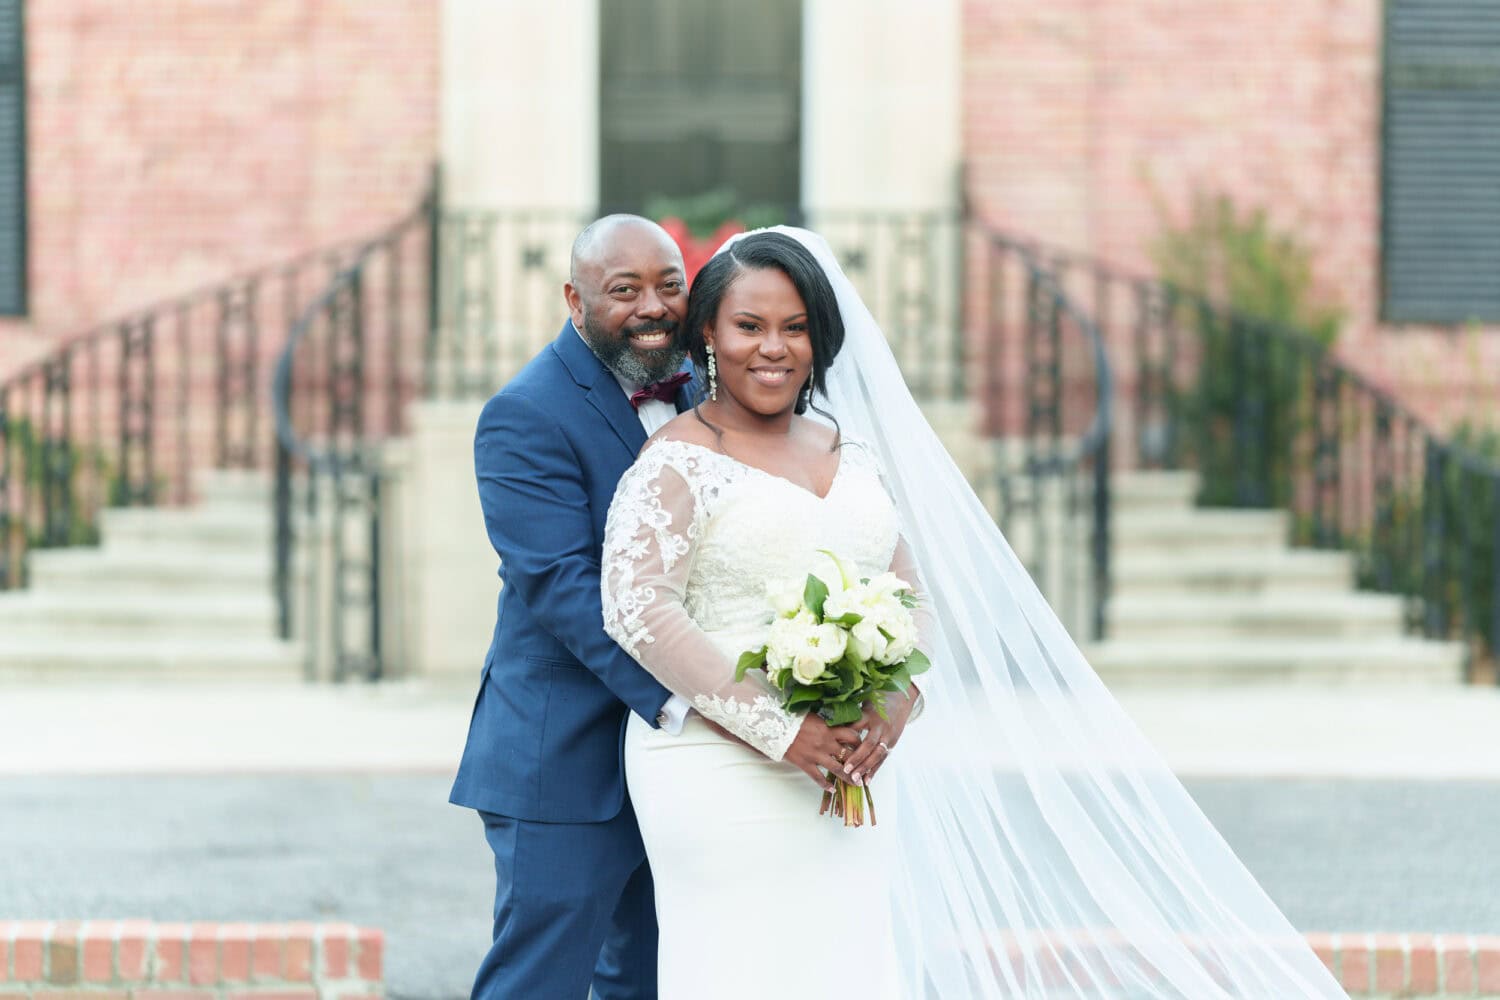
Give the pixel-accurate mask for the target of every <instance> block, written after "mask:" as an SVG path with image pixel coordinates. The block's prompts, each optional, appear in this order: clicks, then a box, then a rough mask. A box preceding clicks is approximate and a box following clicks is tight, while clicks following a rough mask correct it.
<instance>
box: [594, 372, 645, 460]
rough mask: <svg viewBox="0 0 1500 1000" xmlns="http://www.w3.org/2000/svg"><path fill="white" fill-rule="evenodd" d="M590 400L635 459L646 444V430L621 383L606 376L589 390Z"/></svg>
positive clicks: (610, 376)
mask: <svg viewBox="0 0 1500 1000" xmlns="http://www.w3.org/2000/svg"><path fill="white" fill-rule="evenodd" d="M588 399H589V403H590V404H591V405H592V406H593V407H594V409H596V410H598V411H599V413H600V414H601V415H602V416H603V417H604V420H605V422H606V423H608V424H609V426H610V429H611V430H613V431H614V432H615V435H616V436H617V437H619V439H620V441H621V443H623V444H624V445H625V447H626V448H628V449H630V457H631V458H635V456H636V455H637V454H638V453H639V452H640V450H641V445H643V444H645V443H646V428H644V427H642V426H641V418H640V417H639V416H637V415H636V412H635V407H633V406H631V405H630V400H628V399H626V398H625V393H624V391H623V390H621V389H620V383H618V382H616V381H615V379H614V376H613V375H606V377H605V378H602V379H600V380H599V381H598V382H595V383H594V387H593V388H592V389H590V390H589V396H588Z"/></svg>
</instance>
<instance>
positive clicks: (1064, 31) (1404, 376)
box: [964, 0, 1500, 423]
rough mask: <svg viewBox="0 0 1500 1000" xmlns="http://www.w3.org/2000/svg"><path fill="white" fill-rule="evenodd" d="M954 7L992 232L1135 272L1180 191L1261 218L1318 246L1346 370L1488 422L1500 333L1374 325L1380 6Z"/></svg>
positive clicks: (1428, 404)
mask: <svg viewBox="0 0 1500 1000" xmlns="http://www.w3.org/2000/svg"><path fill="white" fill-rule="evenodd" d="M964 13H965V17H964V32H965V37H964V104H965V107H964V155H965V159H966V163H967V169H968V177H967V182H968V187H969V190H970V192H971V194H972V195H973V196H974V204H975V207H976V208H977V209H978V210H979V211H980V212H982V213H983V214H984V215H985V216H986V217H987V218H988V219H990V220H991V221H992V222H993V223H995V224H997V225H1000V226H1003V227H1005V228H1007V229H1012V230H1017V231H1020V232H1023V233H1027V234H1030V235H1032V236H1034V237H1036V238H1038V239H1041V240H1044V241H1046V242H1049V243H1054V244H1059V245H1062V246H1065V247H1069V248H1073V249H1077V250H1083V251H1089V252H1092V253H1095V254H1097V255H1100V256H1103V257H1105V258H1107V259H1110V260H1113V261H1116V262H1118V263H1120V264H1121V265H1124V266H1126V267H1131V268H1140V269H1145V268H1148V267H1149V260H1148V256H1147V253H1146V250H1147V246H1148V244H1149V242H1150V240H1151V237H1152V236H1153V234H1155V233H1156V232H1157V231H1158V229H1159V228H1160V226H1161V224H1162V219H1163V215H1164V214H1165V216H1166V217H1168V218H1170V217H1173V216H1176V217H1177V218H1181V217H1182V213H1183V212H1184V211H1185V209H1186V207H1187V205H1188V201H1189V198H1190V195H1191V192H1192V191H1193V190H1194V189H1195V188H1196V189H1201V190H1205V191H1208V192H1223V193H1227V194H1229V195H1231V196H1233V197H1234V198H1235V199H1236V201H1237V202H1238V203H1239V204H1240V205H1242V206H1245V207H1250V206H1261V207H1265V208H1266V209H1268V210H1269V212H1270V214H1271V216H1272V218H1273V219H1274V220H1275V221H1276V223H1277V224H1278V225H1280V226H1282V227H1284V228H1288V229H1291V230H1293V231H1294V232H1296V233H1297V234H1299V235H1300V237H1301V238H1302V239H1303V240H1304V241H1305V242H1307V243H1308V244H1309V245H1310V246H1312V247H1313V248H1314V250H1315V252H1316V254H1317V277H1318V281H1319V286H1320V289H1321V291H1322V293H1323V294H1325V295H1327V296H1330V297H1333V298H1336V299H1337V300H1338V301H1339V302H1341V303H1342V304H1343V306H1344V307H1345V309H1346V311H1347V313H1348V323H1347V326H1346V329H1345V332H1344V335H1343V339H1342V341H1341V342H1340V344H1339V350H1340V352H1341V354H1342V355H1343V356H1344V357H1345V358H1347V359H1348V360H1349V361H1350V363H1351V364H1353V365H1354V366H1355V367H1357V368H1359V369H1360V370H1362V371H1364V372H1365V373H1366V374H1367V375H1368V376H1369V377H1370V378H1371V379H1372V380H1374V381H1375V382H1376V383H1377V384H1380V385H1384V386H1388V387H1390V388H1392V389H1394V390H1395V391H1397V392H1398V393H1399V394H1400V395H1401V396H1403V398H1405V399H1407V400H1408V401H1409V402H1410V403H1411V404H1413V405H1414V406H1416V407H1417V408H1418V409H1419V411H1420V412H1422V413H1424V414H1425V415H1427V416H1429V418H1431V419H1434V420H1437V421H1439V422H1440V423H1447V422H1449V421H1452V420H1455V419H1460V418H1462V417H1465V416H1471V415H1478V414H1484V413H1485V412H1486V411H1487V413H1488V415H1489V416H1490V418H1491V419H1500V415H1497V414H1496V407H1497V405H1500V329H1497V328H1490V329H1485V330H1482V331H1479V332H1477V333H1476V332H1473V331H1468V330H1463V329H1453V328H1445V329H1437V328H1422V327H1408V328H1403V329H1393V328H1391V327H1387V326H1382V325H1381V324H1380V323H1379V321H1378V295H1379V276H1380V245H1379V225H1380V215H1379V213H1380V172H1379V171H1380V134H1379V126H1380V100H1381V92H1380V50H1381V42H1382V25H1381V4H1380V3H1379V2H1378V0H1305V2H1299V3H1295V4H1265V3H1261V2H1257V0H1216V2H1214V3H1207V4H1190V3H1184V2H1182V0H1129V2H1122V3H1102V2H1099V0H1055V2H1052V3H1048V4H1031V3H1024V2H1022V0H967V2H966V3H965V12H964ZM1121 346H1122V347H1123V345H1121ZM1127 370H1128V366H1127Z"/></svg>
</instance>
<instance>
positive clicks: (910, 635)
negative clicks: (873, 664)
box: [880, 608, 917, 666]
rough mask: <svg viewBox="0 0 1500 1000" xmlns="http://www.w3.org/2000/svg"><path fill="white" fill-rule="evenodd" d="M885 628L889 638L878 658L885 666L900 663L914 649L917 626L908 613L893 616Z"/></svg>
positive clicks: (915, 646)
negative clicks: (882, 653) (896, 616)
mask: <svg viewBox="0 0 1500 1000" xmlns="http://www.w3.org/2000/svg"><path fill="white" fill-rule="evenodd" d="M902 610H905V609H904V608H903V609H902ZM885 630H886V632H887V634H889V635H890V637H891V638H890V642H889V643H888V644H887V645H886V648H885V654H884V655H883V656H882V657H881V659H880V662H881V663H883V664H885V665H886V666H891V665H892V664H896V663H900V662H902V661H903V660H905V659H906V658H907V657H908V656H910V655H911V654H912V652H913V651H914V650H916V648H917V628H916V623H915V622H913V621H912V618H911V615H910V614H906V615H902V616H900V617H899V618H893V619H892V620H890V621H889V622H887V623H886V625H885Z"/></svg>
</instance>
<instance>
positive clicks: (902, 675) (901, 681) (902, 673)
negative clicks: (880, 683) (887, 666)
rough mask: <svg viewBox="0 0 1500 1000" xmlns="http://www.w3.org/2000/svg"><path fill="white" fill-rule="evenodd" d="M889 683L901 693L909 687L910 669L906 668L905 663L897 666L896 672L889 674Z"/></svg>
mask: <svg viewBox="0 0 1500 1000" xmlns="http://www.w3.org/2000/svg"><path fill="white" fill-rule="evenodd" d="M891 683H892V684H894V685H895V686H896V690H897V691H900V692H901V693H903V694H905V693H906V691H907V689H908V688H910V687H911V671H910V670H907V669H906V665H905V664H902V665H901V666H899V667H897V668H896V672H895V673H893V674H891Z"/></svg>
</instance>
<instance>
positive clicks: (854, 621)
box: [823, 611, 865, 628]
mask: <svg viewBox="0 0 1500 1000" xmlns="http://www.w3.org/2000/svg"><path fill="white" fill-rule="evenodd" d="M864 620H865V616H864V615H860V614H855V613H854V612H853V611H850V612H848V613H847V614H843V615H840V616H839V617H838V618H829V619H827V620H826V621H824V623H823V624H825V625H842V626H844V627H845V628H853V627H854V626H856V625H858V624H859V623H860V622H862V621H864Z"/></svg>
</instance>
